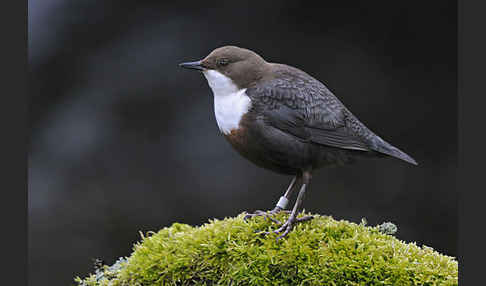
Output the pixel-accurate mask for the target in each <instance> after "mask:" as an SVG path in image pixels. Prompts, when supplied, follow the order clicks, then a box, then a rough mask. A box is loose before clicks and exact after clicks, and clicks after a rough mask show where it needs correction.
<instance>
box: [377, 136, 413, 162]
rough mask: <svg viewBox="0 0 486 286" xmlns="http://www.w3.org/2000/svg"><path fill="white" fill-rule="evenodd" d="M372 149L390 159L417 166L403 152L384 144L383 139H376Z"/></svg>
mask: <svg viewBox="0 0 486 286" xmlns="http://www.w3.org/2000/svg"><path fill="white" fill-rule="evenodd" d="M372 149H373V150H374V151H377V152H380V153H383V154H386V155H388V156H391V157H395V158H398V159H400V160H403V161H405V162H408V163H410V164H413V165H418V163H417V162H416V161H415V160H414V159H413V158H412V157H410V156H409V155H407V154H406V153H405V152H403V151H401V150H400V149H398V148H396V147H394V146H392V145H391V144H389V143H387V142H385V141H384V140H383V139H381V138H378V140H377V141H376V142H375V144H374V146H372Z"/></svg>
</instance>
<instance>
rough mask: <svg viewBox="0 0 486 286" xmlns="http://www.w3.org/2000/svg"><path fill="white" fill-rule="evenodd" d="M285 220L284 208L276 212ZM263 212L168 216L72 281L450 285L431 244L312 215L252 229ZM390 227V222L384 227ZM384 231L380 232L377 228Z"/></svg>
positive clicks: (447, 267)
mask: <svg viewBox="0 0 486 286" xmlns="http://www.w3.org/2000/svg"><path fill="white" fill-rule="evenodd" d="M276 218H277V219H279V220H280V221H285V219H286V218H287V215H286V214H279V215H277V216H276ZM276 227H277V226H276V225H275V224H274V223H272V222H271V221H269V220H266V219H264V218H263V217H257V218H253V219H250V220H249V221H247V222H245V221H244V220H243V214H240V215H239V216H237V217H235V218H226V219H224V220H211V221H210V222H209V223H207V224H204V225H202V226H200V227H192V226H189V225H185V224H180V223H175V224H173V225H172V226H171V227H167V228H164V229H162V230H160V231H159V232H157V233H149V234H148V235H147V236H142V241H141V242H139V243H137V244H135V246H134V251H133V253H132V255H131V256H130V257H128V258H127V259H120V260H119V261H117V262H116V263H115V264H114V265H112V266H110V267H108V266H106V265H105V266H102V267H101V268H100V269H98V270H96V273H95V274H92V275H90V276H89V277H87V278H85V279H81V278H79V277H78V278H76V279H75V281H76V282H77V284H78V285H111V286H116V285H457V284H458V282H457V281H458V278H457V274H458V263H457V261H456V260H455V258H453V257H450V256H446V255H442V254H440V253H438V252H436V251H434V250H433V249H432V248H430V247H427V246H423V247H419V246H417V245H415V243H405V242H403V241H400V240H398V239H397V238H395V237H394V236H392V235H389V234H386V233H383V231H384V230H387V229H390V225H389V224H388V225H386V224H383V225H381V226H375V227H370V226H366V225H365V222H364V221H363V222H362V223H361V224H355V223H351V222H348V221H344V220H341V221H336V220H334V219H333V218H332V217H329V216H319V215H316V216H315V218H314V219H313V220H311V221H308V222H305V223H301V224H298V225H297V226H296V227H295V228H294V230H293V231H292V232H291V233H289V235H288V236H287V237H286V238H284V239H281V240H279V241H278V242H277V241H276V239H275V238H276V237H277V235H274V234H271V235H268V236H263V235H259V234H256V233H255V232H257V231H260V230H267V231H268V230H273V229H276ZM391 228H393V226H392V227H391ZM385 232H386V231H385Z"/></svg>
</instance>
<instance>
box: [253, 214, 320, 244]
mask: <svg viewBox="0 0 486 286" xmlns="http://www.w3.org/2000/svg"><path fill="white" fill-rule="evenodd" d="M313 218H314V217H313V216H311V215H309V216H304V217H299V218H298V217H297V215H295V214H291V215H290V217H289V218H288V219H287V221H286V222H285V223H284V224H283V225H282V226H281V227H279V228H278V229H276V230H274V231H265V232H260V233H261V234H264V235H267V234H270V233H276V234H279V233H282V234H281V235H280V236H278V237H277V241H278V240H279V239H281V238H283V237H285V236H286V235H287V234H288V233H289V232H290V231H291V230H292V229H293V228H294V226H295V225H296V224H298V223H300V222H304V221H308V220H311V219H313Z"/></svg>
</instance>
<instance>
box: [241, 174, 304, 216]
mask: <svg viewBox="0 0 486 286" xmlns="http://www.w3.org/2000/svg"><path fill="white" fill-rule="evenodd" d="M300 181H301V176H295V177H294V178H293V179H292V181H291V182H290V185H289V187H288V188H287V190H286V191H285V193H284V195H283V196H281V197H280V199H279V200H278V202H277V204H276V206H275V208H274V209H273V210H271V211H268V212H265V211H261V210H256V211H255V212H254V213H252V214H247V215H245V217H244V219H245V220H247V219H249V218H252V217H255V216H263V217H265V218H268V219H270V220H271V221H273V222H275V223H277V224H281V222H280V221H278V220H277V219H274V218H272V217H271V215H274V214H277V213H279V212H282V211H283V212H288V211H285V208H286V207H287V204H288V202H289V199H290V196H291V195H292V193H293V192H294V190H295V189H296V187H297V186H298V183H299V182H300Z"/></svg>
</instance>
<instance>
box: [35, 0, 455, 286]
mask: <svg viewBox="0 0 486 286" xmlns="http://www.w3.org/2000/svg"><path fill="white" fill-rule="evenodd" d="M171 2H174V3H171ZM317 3H319V5H318V4H317ZM28 13H29V15H28V21H29V23H28V25H29V37H28V47H29V62H30V84H29V85H30V86H29V89H30V134H31V144H30V150H29V225H28V226H29V280H30V285H71V284H72V283H73V277H74V276H77V275H79V276H85V275H87V274H88V273H90V272H93V264H92V259H94V258H101V259H103V260H104V261H105V262H106V263H107V264H112V263H113V262H114V261H115V260H116V258H118V257H120V256H129V255H130V253H131V251H132V244H133V243H135V242H136V241H138V240H139V239H140V236H139V231H142V232H146V231H157V230H159V229H161V228H163V227H165V226H169V225H171V224H172V223H173V222H182V223H187V224H192V225H200V224H203V223H205V222H207V220H208V219H210V218H224V217H227V216H235V215H237V214H239V213H241V212H243V211H253V210H255V209H263V210H266V209H271V208H273V207H274V205H275V203H276V201H277V200H278V198H279V196H280V195H281V194H282V192H283V191H284V190H285V188H286V187H287V185H288V183H289V182H290V179H291V178H290V177H287V176H282V175H278V174H273V173H271V172H270V171H266V170H263V169H259V168H257V167H255V166H253V165H252V164H251V163H249V162H247V161H246V160H245V159H243V158H242V157H240V156H239V155H238V154H237V153H236V152H235V151H234V150H232V148H231V147H230V145H229V144H228V143H227V142H226V141H225V139H224V138H223V136H222V135H221V134H220V133H219V131H218V127H217V125H216V122H215V118H214V111H213V98H212V94H211V91H210V89H209V87H208V85H207V83H206V80H205V79H204V77H203V76H202V74H200V73H197V72H192V71H188V70H184V69H181V68H179V67H178V66H177V64H178V63H180V62H184V61H192V60H198V59H201V58H203V57H205V56H206V55H207V54H208V53H209V52H210V51H211V50H213V49H214V48H217V47H219V46H222V45H227V44H232V45H238V46H241V47H246V48H249V49H252V50H254V51H256V52H257V53H259V54H260V55H262V56H263V57H264V58H265V59H266V60H267V61H270V62H280V63H286V64H290V65H293V66H295V67H298V68H301V69H303V70H304V71H306V72H307V73H309V74H311V75H312V76H314V77H316V78H317V79H319V80H321V81H322V82H324V83H325V84H326V85H327V86H328V87H329V88H330V89H331V90H332V91H333V92H334V93H335V94H336V96H338V97H339V98H340V99H341V100H342V101H343V102H344V103H345V105H346V106H347V107H348V108H349V109H350V110H351V111H352V112H353V113H354V114H355V115H356V116H357V117H358V118H359V119H360V120H361V121H362V122H363V123H365V124H366V125H367V126H368V127H369V128H370V129H371V130H373V131H375V132H376V133H377V134H378V135H380V136H381V137H383V138H384V139H385V140H387V141H388V142H391V143H392V144H393V145H395V146H397V147H399V148H400V149H402V150H404V151H405V152H406V153H408V154H410V155H411V156H412V157H414V158H415V159H416V160H417V161H418V162H419V166H412V165H408V164H406V163H404V162H401V161H398V160H393V159H388V160H386V159H385V160H368V161H361V162H358V163H356V164H354V165H349V166H346V167H341V168H334V169H321V170H319V171H318V172H316V173H315V175H314V179H313V181H312V184H311V188H310V189H309V192H308V194H307V196H306V200H305V202H304V206H305V209H306V210H307V211H311V212H314V213H320V214H326V215H332V216H333V217H334V218H336V219H346V220H350V221H353V222H357V223H359V222H360V220H361V218H363V217H365V218H366V219H367V220H368V224H369V225H376V224H380V223H382V222H384V221H391V222H394V223H396V224H397V225H398V229H399V230H398V233H397V234H396V236H397V237H398V238H400V239H402V240H405V241H415V242H417V244H419V245H422V244H425V245H428V246H431V247H433V248H434V249H436V250H438V251H440V252H443V253H445V254H448V255H453V256H455V255H456V254H457V229H458V227H457V203H456V202H457V198H458V195H457V188H456V171H457V112H456V110H457V107H456V102H457V98H456V88H457V82H456V73H457V64H456V60H457V58H456V47H457V45H456V38H457V37H456V32H457V29H456V22H457V21H456V2H455V1H416V2H413V1H412V2H411V1H400V2H399V1H388V2H385V1H383V2H382V1H352V2H349V3H347V2H346V1H330V2H329V1H328V2H322V1H321V2H315V3H313V2H312V3H311V2H309V1H305V2H304V1H278V2H276V1H254V2H251V1H250V2H241V1H240V2H238V3H237V4H234V2H230V1H226V2H217V1H211V2H207V1H197V2H196V1H193V2H191V3H186V2H185V1H142V0H140V1H120V0H117V1H114V0H113V1H108V0H104V1H99V0H97V1H95V0H85V1H67V0H64V1H63V0H44V1H29V10H28Z"/></svg>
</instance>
